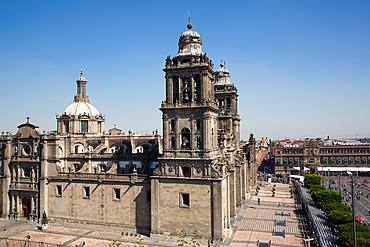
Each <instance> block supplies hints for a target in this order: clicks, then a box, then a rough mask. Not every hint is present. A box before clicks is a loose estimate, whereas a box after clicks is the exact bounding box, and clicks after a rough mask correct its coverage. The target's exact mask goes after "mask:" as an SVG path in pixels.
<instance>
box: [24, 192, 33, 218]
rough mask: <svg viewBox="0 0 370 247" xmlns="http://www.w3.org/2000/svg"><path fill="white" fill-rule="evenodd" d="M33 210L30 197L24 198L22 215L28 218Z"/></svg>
mask: <svg viewBox="0 0 370 247" xmlns="http://www.w3.org/2000/svg"><path fill="white" fill-rule="evenodd" d="M30 212H31V201H30V199H29V198H28V197H24V198H23V199H22V217H23V218H28V216H29V214H30Z"/></svg>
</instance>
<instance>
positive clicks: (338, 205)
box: [322, 202, 352, 214]
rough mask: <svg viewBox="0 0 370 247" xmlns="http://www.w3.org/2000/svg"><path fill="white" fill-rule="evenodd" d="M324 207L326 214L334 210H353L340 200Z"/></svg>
mask: <svg viewBox="0 0 370 247" xmlns="http://www.w3.org/2000/svg"><path fill="white" fill-rule="evenodd" d="M322 209H323V210H324V211H325V213H326V214H329V213H330V212H331V211H333V210H337V211H345V212H352V209H351V208H350V207H348V206H347V205H344V204H342V203H339V202H333V203H328V204H325V205H324V206H323V207H322Z"/></svg>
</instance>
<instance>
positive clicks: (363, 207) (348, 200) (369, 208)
mask: <svg viewBox="0 0 370 247" xmlns="http://www.w3.org/2000/svg"><path fill="white" fill-rule="evenodd" d="M329 181H331V182H330V183H329ZM354 182H355V187H354V194H355V215H356V216H361V217H363V218H364V219H365V224H370V215H369V212H370V188H369V186H370V178H358V177H355V178H354ZM340 183H341V185H342V186H339V177H329V178H328V177H324V178H323V185H324V186H325V187H326V188H327V189H329V185H330V188H331V189H333V190H335V191H338V192H340V193H341V194H342V196H343V197H344V198H343V203H345V204H346V205H348V206H349V207H351V208H352V188H351V178H348V177H341V178H340Z"/></svg>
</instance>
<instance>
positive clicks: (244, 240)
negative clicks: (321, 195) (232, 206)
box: [217, 183, 305, 247]
mask: <svg viewBox="0 0 370 247" xmlns="http://www.w3.org/2000/svg"><path fill="white" fill-rule="evenodd" d="M274 185H275V186H276V187H275V191H276V192H275V196H272V192H271V190H272V188H273V187H274ZM258 198H260V205H258ZM304 222H305V220H304V217H303V215H302V209H301V205H299V204H298V203H296V202H295V200H294V198H291V196H290V188H289V185H288V184H279V183H276V184H275V183H271V184H263V185H261V186H260V191H259V193H258V195H254V196H253V197H252V199H251V200H248V201H245V202H244V204H243V207H242V208H241V209H239V210H238V214H237V217H236V219H235V220H234V221H233V230H234V234H233V236H232V237H231V239H228V240H226V241H225V243H223V244H218V245H217V246H220V247H221V246H222V247H223V246H230V247H239V246H240V247H241V246H243V247H245V246H253V247H255V246H256V245H257V243H260V244H270V246H287V247H288V246H305V245H304V240H303V236H304V234H303V233H304V229H303V227H302V225H303V224H304Z"/></svg>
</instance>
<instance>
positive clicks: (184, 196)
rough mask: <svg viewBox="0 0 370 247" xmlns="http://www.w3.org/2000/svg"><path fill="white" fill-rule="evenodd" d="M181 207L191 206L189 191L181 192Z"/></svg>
mask: <svg viewBox="0 0 370 247" xmlns="http://www.w3.org/2000/svg"><path fill="white" fill-rule="evenodd" d="M180 208H190V195H189V193H180Z"/></svg>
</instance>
